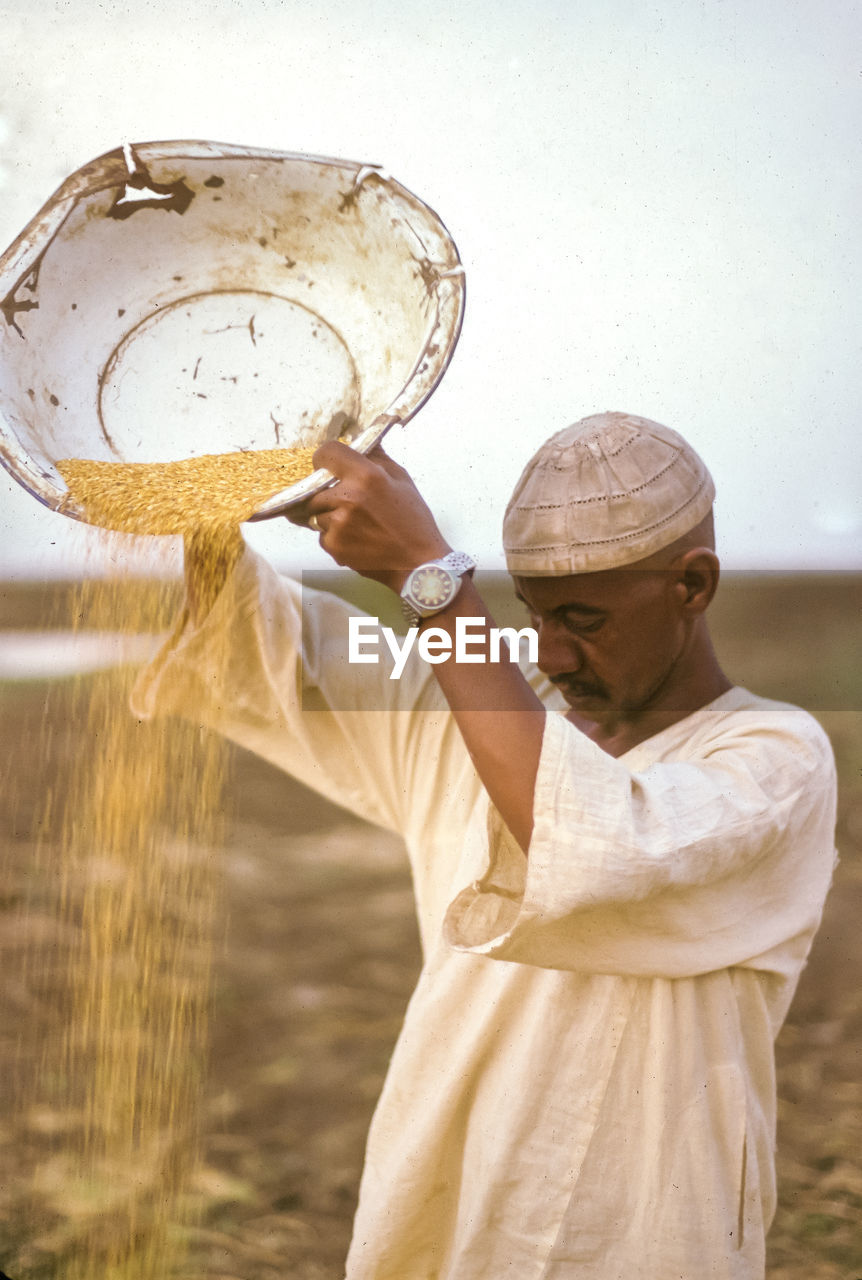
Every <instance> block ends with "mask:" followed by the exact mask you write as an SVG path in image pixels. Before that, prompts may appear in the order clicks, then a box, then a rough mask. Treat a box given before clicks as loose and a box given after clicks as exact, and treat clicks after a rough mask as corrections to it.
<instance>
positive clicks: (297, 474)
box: [57, 447, 314, 534]
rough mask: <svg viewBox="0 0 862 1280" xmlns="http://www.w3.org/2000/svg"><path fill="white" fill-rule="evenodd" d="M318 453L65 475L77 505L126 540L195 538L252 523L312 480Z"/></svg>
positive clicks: (72, 462) (88, 469)
mask: <svg viewBox="0 0 862 1280" xmlns="http://www.w3.org/2000/svg"><path fill="white" fill-rule="evenodd" d="M313 453H314V449H313V448H298V447H297V448H293V449H260V450H251V451H248V452H238V453H215V454H213V453H210V454H202V455H201V456H199V457H197V458H182V459H179V460H176V461H173V462H101V461H94V460H92V459H88V458H65V459H63V460H62V461H60V462H58V463H57V469H58V470H59V472H60V474H61V476H62V477H63V479H64V480H65V481H66V484H67V486H68V489H69V499H70V500H71V502H72V503H73V504H74V505H75V506H77V507H78V508H79V509H81V510H83V512H84V513H85V515H86V518H87V520H88V521H89V522H90V523H91V524H96V525H101V526H102V527H103V528H106V529H115V530H117V531H118V532H121V533H145V534H190V533H198V532H200V531H201V530H205V529H208V528H213V527H216V528H223V527H224V526H226V525H237V524H239V523H240V522H241V521H243V520H247V519H248V517H249V516H250V515H252V514H253V513H254V511H255V510H256V509H257V508H258V507H259V506H260V505H261V503H263V502H265V501H266V499H267V498H271V497H272V496H273V495H274V494H276V493H278V492H279V491H280V490H282V489H286V488H288V487H289V486H290V485H292V484H295V483H296V482H297V481H298V480H302V479H304V477H305V476H307V475H308V474H309V473H310V472H311V470H312V462H311V458H312V455H313ZM67 505H68V503H67Z"/></svg>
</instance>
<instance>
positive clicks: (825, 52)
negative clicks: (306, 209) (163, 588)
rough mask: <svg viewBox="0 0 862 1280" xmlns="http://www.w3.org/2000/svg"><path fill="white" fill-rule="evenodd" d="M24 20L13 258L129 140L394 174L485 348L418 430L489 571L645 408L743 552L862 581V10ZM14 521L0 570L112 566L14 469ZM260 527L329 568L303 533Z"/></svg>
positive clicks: (16, 34) (418, 447)
mask: <svg viewBox="0 0 862 1280" xmlns="http://www.w3.org/2000/svg"><path fill="white" fill-rule="evenodd" d="M0 23H2V27H0V250H2V248H4V247H5V246H6V245H7V244H9V243H10V242H11V241H12V240H13V239H14V237H15V236H16V235H17V234H18V233H19V232H20V231H21V230H22V228H23V227H24V226H25V224H26V223H27V222H28V221H29V220H30V218H31V217H32V216H33V215H34V214H35V213H36V211H37V210H38V209H39V208H40V206H41V205H42V204H43V203H44V202H45V201H46V200H47V199H48V197H49V196H50V195H51V194H52V192H53V191H54V189H55V188H56V187H57V186H58V185H59V184H60V183H61V182H62V181H63V179H64V178H65V177H66V176H67V175H68V174H69V173H71V172H72V171H73V170H74V169H76V168H78V167H79V166H80V165H82V164H84V163H86V162H87V161H88V160H90V159H92V158H93V157H95V156H97V155H99V154H101V153H103V152H105V151H108V150H111V149H113V148H114V147H116V146H118V145H120V144H121V143H123V142H126V141H130V142H136V141H146V140H151V139H153V140H154V139H170V138H176V139H181V138H199V139H212V140H216V141H220V142H234V143H243V144H247V145H252V146H254V145H256V146H260V147H271V148H276V149H280V150H285V151H298V152H307V153H310V154H316V155H332V156H340V157H344V158H346V159H349V160H356V161H364V162H376V163H380V164H382V165H383V166H384V167H385V168H386V169H387V170H388V171H389V172H390V173H392V174H393V176H394V177H396V178H397V179H398V180H399V181H400V182H402V183H403V184H404V185H405V186H407V187H409V188H410V189H411V190H413V191H414V192H415V193H416V194H417V195H419V196H420V197H421V198H422V199H423V200H425V201H426V202H427V203H428V204H430V205H431V207H432V208H434V209H436V211H437V212H438V213H439V215H440V216H441V217H442V219H443V221H444V222H445V223H446V224H447V226H448V228H449V230H450V231H451V233H452V236H453V238H454V240H455V242H456V243H457V245H458V248H459V251H460V253H461V258H462V261H463V262H464V265H465V268H466V276H467V309H466V317H465V323H464V329H463V334H462V337H461V341H460V344H459V347H458V349H457V351H456V353H455V357H454V360H453V362H452V365H451V367H450V369H449V371H448V372H447V374H446V375H445V377H444V379H443V382H442V383H441V385H440V387H439V388H438V390H437V391H436V392H435V394H434V396H433V397H432V399H431V401H430V402H429V404H428V405H427V406H426V407H425V408H424V409H423V410H422V411H421V412H420V414H419V415H418V416H417V417H416V418H414V420H413V421H412V422H411V423H410V424H409V425H408V426H407V427H405V428H403V429H402V430H401V431H400V433H399V434H398V435H397V436H396V435H395V433H393V434H392V435H390V437H389V441H390V449H391V452H392V453H393V454H395V456H396V457H398V458H399V460H401V461H402V462H404V463H405V465H407V466H408V467H409V468H410V469H411V471H412V472H413V474H414V476H415V478H416V479H417V481H418V482H419V484H420V487H421V488H422V490H423V492H424V494H425V496H426V498H427V499H428V500H429V502H430V503H431V506H432V507H433V509H434V510H435V512H436V513H437V515H438V518H439V520H440V522H441V524H442V526H443V528H444V531H445V532H446V534H447V537H448V538H449V540H450V542H452V544H453V545H455V546H458V547H463V548H464V549H465V550H469V551H471V552H473V554H475V555H476V556H477V558H478V559H479V561H480V563H482V564H484V565H485V566H487V567H490V568H497V567H500V566H501V564H502V561H501V558H500V551H499V543H500V532H499V525H500V517H501V515H502V510H503V507H504V505H505V502H506V499H507V497H508V494H509V492H510V490H511V488H512V486H513V484H514V482H515V480H516V479H517V476H518V474H519V473H520V470H521V468H522V466H523V464H524V463H525V462H526V460H527V458H528V457H529V455H530V454H531V453H532V452H533V451H534V450H535V448H537V447H538V445H539V444H540V443H541V442H542V440H544V439H545V438H546V437H547V436H548V435H550V434H551V433H552V432H554V431H556V430H559V429H560V428H561V427H564V426H566V425H567V424H568V423H570V422H572V421H574V420H575V419H577V418H580V417H583V416H585V415H586V414H589V413H594V412H597V411H599V410H602V409H622V410H627V411H629V412H633V413H640V414H644V415H645V416H647V417H651V418H654V419H657V420H659V421H661V422H665V423H666V424H667V425H669V426H672V427H674V428H675V429H677V430H679V431H681V432H682V433H683V434H684V435H686V436H687V437H688V438H689V439H690V440H691V441H692V443H693V444H694V445H695V447H696V448H697V449H698V450H699V451H700V452H701V453H702V454H703V456H704V458H705V459H706V461H707V463H708V464H709V466H710V468H711V469H712V471H713V474H714V476H715V480H716V484H717V488H718V495H719V497H718V503H717V508H716V510H717V522H718V530H719V538H720V543H721V549H722V551H723V555H724V560H725V562H726V563H727V564H729V565H731V566H732V567H738V568H785V569H794V568H813V567H826V568H841V567H853V568H862V553H860V547H862V506H860V488H862V486H860V475H862V446H860V432H859V427H858V416H859V410H858V406H859V402H860V382H862V361H860V358H859V328H860V326H859V316H858V311H859V305H858V297H859V292H860V288H859V285H860V281H859V270H858V268H859V262H860V234H859V225H860V199H859V195H860V172H862V166H860V138H862V112H860V94H862V58H860V54H859V50H860V48H862V10H860V7H859V5H858V4H856V3H855V0H852V2H851V0H821V2H820V3H817V4H815V3H812V0H703V2H699V0H670V2H669V3H659V4H651V3H648V2H647V0H566V2H564V0H554V2H553V3H552V2H549V0H496V2H495V3H494V4H482V3H478V2H477V0H474V3H472V4H464V3H455V2H453V0H442V2H441V3H437V4H434V5H430V4H423V5H419V4H418V3H416V2H415V0H377V2H376V3H360V2H359V0H353V2H351V0H328V3H327V4H326V5H325V6H324V5H313V4H310V3H297V2H295V0H288V2H287V3H274V2H272V0H242V3H239V2H238V0H237V2H233V0H187V2H186V3H184V4H183V5H178V4H175V3H172V4H168V3H166V2H165V0H156V2H153V3H146V0H142V2H140V3H137V4H135V5H133V6H132V5H128V4H123V3H116V4H110V5H108V4H104V5H101V4H96V3H91V2H90V0H67V3H57V2H55V3H50V2H48V3H42V4H41V5H40V6H39V7H38V8H36V7H35V6H33V5H32V4H28V5H27V6H26V9H25V6H24V4H23V3H21V4H18V3H12V4H6V5H5V6H3V5H2V4H0ZM105 289H106V296H107V297H108V298H109V299H110V281H109V280H106V282H105ZM0 504H2V505H0V535H2V537H0V578H3V577H5V578H10V577H15V578H27V577H41V576H44V575H50V574H55V573H67V574H69V573H71V574H76V573H80V572H87V571H89V570H88V568H87V567H86V566H87V565H88V563H91V562H88V561H87V559H86V557H87V554H88V549H89V548H91V546H92V544H93V541H94V540H93V538H92V537H91V536H90V535H89V532H88V531H87V530H86V529H85V528H83V527H81V526H78V525H76V524H75V523H74V522H73V521H71V520H68V519H67V518H65V517H63V516H59V515H56V514H54V513H52V512H49V511H47V510H46V509H45V508H43V507H41V506H40V505H39V504H38V503H37V502H36V500H35V499H33V498H32V497H31V496H30V495H28V494H27V493H26V492H25V491H24V490H23V489H22V488H21V487H20V486H19V485H18V484H17V483H16V482H15V481H14V480H12V479H11V478H9V477H7V476H6V474H5V473H3V474H2V475H0ZM249 538H250V541H252V542H253V543H254V545H256V546H258V547H260V548H261V549H263V550H265V551H266V552H267V553H268V554H270V555H271V557H272V558H273V559H274V560H275V561H276V562H277V563H279V564H282V565H285V566H293V567H299V566H300V565H303V566H307V567H319V566H321V565H323V564H324V563H325V558H323V557H322V556H321V554H320V553H319V552H318V551H317V549H316V547H315V546H314V544H313V540H312V538H311V536H310V535H308V534H305V533H303V532H302V531H299V530H296V529H294V528H292V527H290V526H288V525H286V523H285V522H284V521H280V520H279V521H275V522H270V524H269V525H267V526H255V527H253V529H251V532H250V534H249ZM123 554H125V552H124V553H123ZM128 554H129V555H130V556H131V552H129V553H128ZM128 563H129V564H132V563H133V561H132V560H131V559H130V560H129V562H128Z"/></svg>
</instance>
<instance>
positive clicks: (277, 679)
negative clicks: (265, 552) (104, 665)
mask: <svg viewBox="0 0 862 1280" xmlns="http://www.w3.org/2000/svg"><path fill="white" fill-rule="evenodd" d="M359 613H360V611H359V610H355V609H352V608H351V607H350V606H348V605H346V604H345V603H344V602H343V601H341V600H339V599H337V598H336V597H334V596H332V595H330V594H328V593H326V592H319V591H313V590H310V589H308V588H305V587H302V586H300V584H299V583H297V582H294V581H291V580H290V579H287V578H284V577H282V576H281V575H279V574H277V573H276V572H275V571H274V570H273V569H272V568H271V566H269V565H268V564H267V563H266V562H265V561H264V560H262V559H261V558H260V557H259V556H257V555H256V554H255V553H253V552H251V551H250V550H248V549H246V550H245V552H244V553H243V555H242V557H241V559H240V561H239V563H238V565H237V567H236V568H235V570H234V571H233V573H232V575H231V577H230V579H229V580H228V582H227V584H226V586H225V587H224V589H223V590H222V591H221V593H220V595H219V597H218V598H217V600H216V602H215V605H214V607H213V609H212V610H211V611H210V613H209V615H208V616H207V618H206V619H205V621H204V622H203V623H202V624H201V625H200V626H198V627H194V626H192V625H191V623H190V621H189V619H188V617H187V616H183V617H182V618H181V619H180V622H179V624H178V626H177V629H176V631H175V632H174V634H173V635H172V636H171V637H170V639H169V640H168V641H167V643H166V644H165V646H164V647H163V649H162V650H161V652H160V653H159V654H158V655H157V656H156V658H155V659H154V661H153V662H152V663H151V664H150V666H149V667H147V668H146V669H144V670H143V671H142V672H141V673H140V675H139V677H138V679H137V682H136V685H135V688H134V691H133V695H132V707H133V710H134V711H135V712H136V714H138V715H139V716H141V717H142V718H149V717H153V716H157V715H177V716H181V717H182V718H184V719H187V720H191V721H193V722H196V723H200V724H202V725H205V726H207V727H209V728H213V729H215V730H217V731H218V732H220V733H222V734H223V735H224V736H226V737H228V738H230V739H232V740H233V741H235V742H237V743H238V744H240V745H241V746H243V747H245V748H247V749H248V750H250V751H253V752H255V753H256V754H258V755H260V756H262V757H263V758H264V759H266V760H269V761H270V762H271V763H273V764H275V765H276V766H277V767H279V768H281V769H283V770H284V771H286V772H288V773H290V774H291V775H293V776H294V777H296V778H298V779H299V780H300V781H302V782H304V783H306V784H307V785H308V786H310V787H312V788H313V789H315V790H317V791H318V792H320V793H321V794H323V795H325V796H327V797H328V798H329V799H331V800H334V801H335V802H336V803H338V804H340V805H342V806H343V807H345V808H347V809H349V810H350V811H351V812H353V813H355V814H357V815H358V816H360V817H362V818H365V819H367V820H369V821H371V822H374V823H376V824H378V825H380V826H384V827H388V828H390V829H393V830H396V831H399V832H401V833H402V834H407V832H408V829H409V828H410V827H411V825H416V824H421V823H422V821H423V816H424V814H425V812H426V811H427V810H436V809H439V806H440V803H441V796H440V793H439V789H436V788H435V785H434V784H435V780H436V779H437V777H438V774H437V769H439V771H440V774H439V776H441V777H445V779H446V786H447V787H448V800H449V801H450V802H451V803H452V804H453V805H454V806H456V807H457V805H458V804H459V803H460V801H461V800H462V799H464V801H465V803H466V802H467V799H469V800H470V801H471V802H472V801H474V800H475V795H474V794H472V793H471V794H470V796H469V797H468V798H465V797H462V796H461V789H460V783H461V782H462V781H464V782H465V783H466V782H469V777H468V775H469V772H470V770H469V766H468V762H467V756H466V751H465V750H464V747H463V744H462V743H461V739H460V736H459V734H458V731H457V726H455V724H454V721H453V720H452V717H451V715H450V713H449V712H448V710H447V708H446V707H445V703H444V702H443V700H442V697H441V696H440V694H439V691H438V689H437V686H436V681H434V679H433V675H431V674H430V672H429V669H428V668H427V666H426V664H409V663H408V664H407V667H406V668H405V670H404V672H403V675H402V676H401V677H400V678H399V679H390V672H391V670H392V664H391V660H387V658H388V654H387V653H382V654H381V661H380V663H378V664H373V665H369V664H363V665H355V664H352V663H350V662H349V661H348V641H347V619H348V617H349V616H350V615H351V614H354V615H356V614H359ZM383 648H384V650H385V646H383ZM429 761H433V762H434V765H435V768H434V769H430V768H429V767H428V763H429ZM473 791H475V784H474V786H473Z"/></svg>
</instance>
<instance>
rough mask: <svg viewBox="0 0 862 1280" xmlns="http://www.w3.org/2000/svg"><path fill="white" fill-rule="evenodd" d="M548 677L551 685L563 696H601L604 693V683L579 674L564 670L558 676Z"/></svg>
mask: <svg viewBox="0 0 862 1280" xmlns="http://www.w3.org/2000/svg"><path fill="white" fill-rule="evenodd" d="M548 679H549V680H550V682H551V684H552V685H554V686H555V687H556V688H557V689H559V690H560V692H561V693H562V694H563V697H572V698H584V697H587V698H591V697H599V698H602V697H604V696H605V693H606V689H605V687H604V685H602V684H599V683H597V682H596V681H591V680H584V679H582V678H581V677H580V676H577V675H574V674H569V673H567V672H565V671H564V672H562V673H561V674H560V675H558V676H549V677H548Z"/></svg>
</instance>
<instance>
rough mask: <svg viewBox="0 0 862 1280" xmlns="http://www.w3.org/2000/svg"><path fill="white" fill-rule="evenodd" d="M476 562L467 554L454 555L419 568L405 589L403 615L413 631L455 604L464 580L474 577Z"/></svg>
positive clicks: (451, 552) (402, 601)
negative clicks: (466, 577) (470, 576)
mask: <svg viewBox="0 0 862 1280" xmlns="http://www.w3.org/2000/svg"><path fill="white" fill-rule="evenodd" d="M475 568H476V561H475V560H474V559H473V558H472V556H468V555H467V554H466V552H464V551H450V552H449V554H448V555H446V556H442V557H441V558H440V559H439V560H426V561H425V563H424V564H418V565H417V566H416V568H415V569H414V570H413V571H412V573H410V574H408V575H407V581H406V582H405V583H404V586H403V587H402V588H401V612H402V613H403V614H404V617H405V618H406V620H407V622H408V623H409V624H410V626H411V627H418V626H419V623H420V622H421V621H422V619H423V618H431V617H433V616H434V614H435V613H439V612H440V611H441V609H445V608H446V606H447V604H451V603H452V601H453V600H454V599H455V597H456V596H457V594H458V592H459V591H460V590H461V579H462V578H463V576H464V574H465V573H472V572H473V570H474V569H475Z"/></svg>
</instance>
